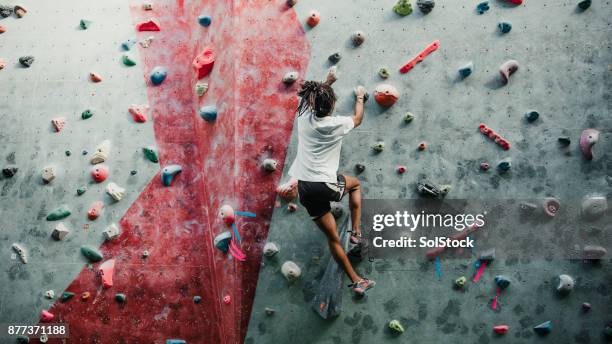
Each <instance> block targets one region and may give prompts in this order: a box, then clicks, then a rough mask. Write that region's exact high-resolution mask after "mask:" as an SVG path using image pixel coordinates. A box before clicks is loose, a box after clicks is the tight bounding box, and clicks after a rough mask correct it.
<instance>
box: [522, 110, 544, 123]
mask: <svg viewBox="0 0 612 344" xmlns="http://www.w3.org/2000/svg"><path fill="white" fill-rule="evenodd" d="M538 118H540V114H539V113H538V112H537V111H535V110H529V111H527V113H525V119H526V120H527V122H529V123H532V122H535V121H537V120H538Z"/></svg>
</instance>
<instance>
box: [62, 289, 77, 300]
mask: <svg viewBox="0 0 612 344" xmlns="http://www.w3.org/2000/svg"><path fill="white" fill-rule="evenodd" d="M73 296H74V293H71V292H69V291H65V292H63V293H62V296H60V300H62V302H66V301H68V300H70V299H72V297H73Z"/></svg>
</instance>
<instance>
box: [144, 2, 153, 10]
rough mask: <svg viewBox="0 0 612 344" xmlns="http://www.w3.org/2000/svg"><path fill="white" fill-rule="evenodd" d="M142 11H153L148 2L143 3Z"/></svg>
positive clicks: (151, 5)
mask: <svg viewBox="0 0 612 344" xmlns="http://www.w3.org/2000/svg"><path fill="white" fill-rule="evenodd" d="M142 9H143V10H145V11H151V10H152V9H153V4H151V3H150V2H145V3H144V4H142Z"/></svg>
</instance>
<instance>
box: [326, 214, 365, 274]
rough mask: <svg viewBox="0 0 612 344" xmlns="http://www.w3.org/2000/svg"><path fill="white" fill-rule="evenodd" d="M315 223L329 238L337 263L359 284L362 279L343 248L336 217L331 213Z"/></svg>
mask: <svg viewBox="0 0 612 344" xmlns="http://www.w3.org/2000/svg"><path fill="white" fill-rule="evenodd" d="M315 223H316V224H317V225H318V226H319V228H320V229H321V230H322V231H323V233H325V235H326V236H327V243H328V244H329V251H330V252H331V255H332V256H333V257H334V259H335V260H336V262H337V263H338V264H340V266H342V267H343V268H344V271H345V272H346V274H347V275H348V277H349V278H350V279H351V280H352V281H353V283H356V282H359V281H360V280H361V277H359V275H357V273H356V272H355V269H353V266H352V265H351V262H350V261H349V259H348V257H347V256H346V253H345V252H344V249H343V248H342V244H341V243H340V237H339V236H338V231H337V230H336V219H334V216H333V215H332V214H331V213H330V212H327V213H326V214H325V215H323V216H321V217H320V218H318V219H316V220H315Z"/></svg>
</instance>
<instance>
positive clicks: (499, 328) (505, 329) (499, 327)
mask: <svg viewBox="0 0 612 344" xmlns="http://www.w3.org/2000/svg"><path fill="white" fill-rule="evenodd" d="M508 329H509V327H508V325H497V326H494V327H493V331H494V332H495V333H497V334H506V333H508Z"/></svg>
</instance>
